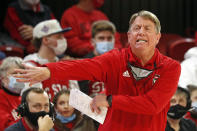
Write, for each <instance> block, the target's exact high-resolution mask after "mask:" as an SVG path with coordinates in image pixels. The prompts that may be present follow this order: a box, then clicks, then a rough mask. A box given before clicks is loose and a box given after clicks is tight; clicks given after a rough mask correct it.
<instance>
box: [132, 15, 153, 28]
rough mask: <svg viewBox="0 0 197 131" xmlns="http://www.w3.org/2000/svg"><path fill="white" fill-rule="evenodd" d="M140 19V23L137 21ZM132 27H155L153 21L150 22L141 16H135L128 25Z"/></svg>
mask: <svg viewBox="0 0 197 131" xmlns="http://www.w3.org/2000/svg"><path fill="white" fill-rule="evenodd" d="M139 19H140V21H139ZM133 25H141V26H142V25H146V26H156V25H155V23H154V21H152V20H151V19H150V18H148V17H143V16H137V17H136V18H135V19H134V21H133V22H132V23H130V26H133Z"/></svg>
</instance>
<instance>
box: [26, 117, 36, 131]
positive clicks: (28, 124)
mask: <svg viewBox="0 0 197 131" xmlns="http://www.w3.org/2000/svg"><path fill="white" fill-rule="evenodd" d="M24 120H25V123H26V124H27V126H28V127H29V128H30V129H31V130H32V131H33V130H34V129H35V127H34V126H33V125H32V124H31V123H30V122H29V121H28V119H27V118H26V117H24Z"/></svg>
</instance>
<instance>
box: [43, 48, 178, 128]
mask: <svg viewBox="0 0 197 131" xmlns="http://www.w3.org/2000/svg"><path fill="white" fill-rule="evenodd" d="M128 62H130V63H131V64H132V65H134V66H136V67H140V68H143V69H147V70H153V72H152V73H151V74H150V75H148V76H147V77H145V78H143V79H141V80H136V79H135V78H134V77H133V75H132V73H131V68H130V67H128V64H127V63H128ZM47 67H48V68H49V69H50V71H51V79H69V78H70V79H77V80H92V81H103V82H104V83H106V94H107V95H110V94H111V95H112V107H111V108H109V110H108V113H107V116H106V119H105V121H104V124H103V125H101V126H100V127H99V131H164V130H165V127H166V121H167V117H166V116H167V111H168V109H169V101H170V98H171V97H172V96H173V94H174V93H175V91H176V88H177V84H178V80H179V75H180V71H181V67H180V64H179V63H178V62H176V61H175V60H172V59H171V58H168V57H166V56H163V55H162V54H160V53H159V51H158V50H157V49H156V50H155V54H154V56H153V57H152V58H151V60H150V61H149V62H148V63H147V64H146V65H144V66H142V65H141V63H140V60H139V59H137V57H136V56H135V55H133V54H132V52H131V49H130V48H127V49H122V50H120V51H119V50H117V49H116V50H112V51H110V52H108V53H106V54H104V55H101V56H97V57H94V58H93V59H84V60H77V61H70V62H59V63H53V64H47ZM63 72H64V73H63Z"/></svg>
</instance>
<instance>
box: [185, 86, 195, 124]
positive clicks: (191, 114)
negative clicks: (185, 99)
mask: <svg viewBox="0 0 197 131" xmlns="http://www.w3.org/2000/svg"><path fill="white" fill-rule="evenodd" d="M187 88H188V89H189V92H190V95H191V101H192V109H191V110H189V112H187V114H186V115H185V118H187V119H191V120H192V121H194V122H195V123H196V126H197V86H194V85H188V86H187Z"/></svg>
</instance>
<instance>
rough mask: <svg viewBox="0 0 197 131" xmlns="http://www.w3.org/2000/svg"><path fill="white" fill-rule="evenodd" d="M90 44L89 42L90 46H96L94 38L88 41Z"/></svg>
mask: <svg viewBox="0 0 197 131" xmlns="http://www.w3.org/2000/svg"><path fill="white" fill-rule="evenodd" d="M90 42H91V44H92V45H93V46H94V47H95V46H96V42H95V40H94V38H92V39H91V40H90Z"/></svg>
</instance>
